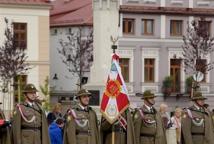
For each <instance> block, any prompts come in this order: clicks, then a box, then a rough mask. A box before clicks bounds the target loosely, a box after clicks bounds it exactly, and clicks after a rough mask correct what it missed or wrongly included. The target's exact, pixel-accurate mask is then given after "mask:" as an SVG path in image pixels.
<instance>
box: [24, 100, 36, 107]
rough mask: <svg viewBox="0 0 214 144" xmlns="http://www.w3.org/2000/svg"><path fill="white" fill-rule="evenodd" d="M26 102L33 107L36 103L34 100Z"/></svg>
mask: <svg viewBox="0 0 214 144" xmlns="http://www.w3.org/2000/svg"><path fill="white" fill-rule="evenodd" d="M26 103H27V104H28V105H29V106H31V107H32V106H33V105H34V104H35V103H34V102H29V101H27V102H26Z"/></svg>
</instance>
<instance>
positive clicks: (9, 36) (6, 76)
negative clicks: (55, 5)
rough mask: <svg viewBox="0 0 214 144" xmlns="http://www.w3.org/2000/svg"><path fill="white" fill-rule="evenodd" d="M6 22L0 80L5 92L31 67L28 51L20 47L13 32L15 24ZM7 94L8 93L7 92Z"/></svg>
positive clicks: (0, 53) (0, 52) (1, 50)
mask: <svg viewBox="0 0 214 144" xmlns="http://www.w3.org/2000/svg"><path fill="white" fill-rule="evenodd" d="M4 21H5V25H6V28H5V31H4V42H3V44H2V46H0V78H1V80H2V82H3V90H6V89H7V88H8V87H10V86H11V84H12V79H13V78H14V77H15V76H17V75H20V74H24V73H26V72H27V71H28V70H29V69H30V68H31V66H30V65H29V63H27V62H26V61H27V58H28V57H27V55H26V50H25V49H24V48H22V47H18V46H17V43H16V41H15V40H16V38H15V36H14V32H13V24H12V23H9V20H8V19H7V18H5V19H4ZM5 92H6V91H5Z"/></svg>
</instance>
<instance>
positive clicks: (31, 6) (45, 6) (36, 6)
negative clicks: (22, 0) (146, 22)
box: [0, 3, 52, 10]
mask: <svg viewBox="0 0 214 144" xmlns="http://www.w3.org/2000/svg"><path fill="white" fill-rule="evenodd" d="M51 6H52V5H50V4H2V3H0V8H21V9H23V8H24V9H48V10H49V9H51Z"/></svg>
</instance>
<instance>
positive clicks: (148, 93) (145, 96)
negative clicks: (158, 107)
mask: <svg viewBox="0 0 214 144" xmlns="http://www.w3.org/2000/svg"><path fill="white" fill-rule="evenodd" d="M136 95H137V96H140V97H141V99H149V98H155V97H156V96H155V95H154V93H152V92H151V91H150V90H146V91H144V93H136Z"/></svg>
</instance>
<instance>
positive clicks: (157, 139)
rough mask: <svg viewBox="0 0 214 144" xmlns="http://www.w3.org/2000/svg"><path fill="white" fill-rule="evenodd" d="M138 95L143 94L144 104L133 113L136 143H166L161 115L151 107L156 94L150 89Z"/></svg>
mask: <svg viewBox="0 0 214 144" xmlns="http://www.w3.org/2000/svg"><path fill="white" fill-rule="evenodd" d="M139 95H140V96H143V97H142V99H143V100H144V104H143V106H142V107H141V108H139V109H137V110H136V112H135V114H134V130H135V136H136V144H166V136H165V129H164V126H163V121H162V118H161V115H160V113H159V112H158V111H157V110H156V109H155V108H154V107H153V105H154V104H155V100H154V98H155V97H156V96H155V95H154V94H153V93H151V91H150V90H147V91H145V92H144V93H143V94H140V93H139Z"/></svg>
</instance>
